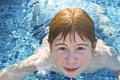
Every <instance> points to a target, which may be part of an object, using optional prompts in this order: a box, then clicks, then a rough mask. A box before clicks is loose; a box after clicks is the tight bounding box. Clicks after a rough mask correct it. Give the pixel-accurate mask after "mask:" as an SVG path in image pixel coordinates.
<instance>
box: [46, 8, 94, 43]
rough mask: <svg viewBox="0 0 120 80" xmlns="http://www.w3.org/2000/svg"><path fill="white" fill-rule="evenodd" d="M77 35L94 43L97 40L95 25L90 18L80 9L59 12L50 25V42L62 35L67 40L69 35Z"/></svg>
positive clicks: (67, 9)
mask: <svg viewBox="0 0 120 80" xmlns="http://www.w3.org/2000/svg"><path fill="white" fill-rule="evenodd" d="M75 33H77V34H78V35H79V36H80V37H81V39H83V40H86V39H89V40H90V41H91V42H92V43H93V42H94V40H95V31H94V23H93V21H92V19H91V18H90V16H89V15H88V14H87V13H86V12H85V11H84V10H82V9H80V8H66V9H62V10H61V11H59V12H58V13H57V14H56V15H55V16H54V18H53V19H52V21H51V23H50V28H49V35H48V42H49V43H51V44H52V42H53V40H54V39H55V38H56V37H57V36H58V35H59V34H61V35H62V36H61V39H65V38H66V36H67V35H68V34H70V35H71V34H75ZM74 39H75V38H74Z"/></svg>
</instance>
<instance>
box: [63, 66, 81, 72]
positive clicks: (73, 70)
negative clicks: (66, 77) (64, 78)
mask: <svg viewBox="0 0 120 80" xmlns="http://www.w3.org/2000/svg"><path fill="white" fill-rule="evenodd" d="M79 68H80V67H77V68H66V67H64V69H65V70H66V71H67V72H70V73H71V72H75V71H76V70H77V69H79Z"/></svg>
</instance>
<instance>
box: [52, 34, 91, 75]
mask: <svg viewBox="0 0 120 80" xmlns="http://www.w3.org/2000/svg"><path fill="white" fill-rule="evenodd" d="M74 38H75V40H74ZM51 52H52V55H53V59H54V61H55V63H56V64H57V67H58V68H59V69H60V70H61V71H62V72H63V73H64V74H65V75H66V76H68V77H76V76H77V75H79V74H80V73H81V72H83V71H84V70H85V69H86V68H87V66H88V64H89V61H90V59H91V53H92V43H91V42H90V40H82V39H81V38H80V37H79V35H78V34H77V33H75V36H74V35H71V36H70V35H69V34H68V35H67V36H66V38H65V41H64V40H63V39H61V35H58V36H57V37H56V38H55V40H54V41H53V43H52V45H51Z"/></svg>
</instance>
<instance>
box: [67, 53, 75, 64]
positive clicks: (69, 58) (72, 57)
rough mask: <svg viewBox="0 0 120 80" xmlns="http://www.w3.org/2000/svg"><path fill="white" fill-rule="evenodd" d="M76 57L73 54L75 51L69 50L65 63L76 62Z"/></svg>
mask: <svg viewBox="0 0 120 80" xmlns="http://www.w3.org/2000/svg"><path fill="white" fill-rule="evenodd" d="M76 59H77V57H76V56H75V53H74V52H73V51H69V53H68V56H67V63H68V64H69V65H73V64H75V62H76Z"/></svg>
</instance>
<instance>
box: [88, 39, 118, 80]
mask: <svg viewBox="0 0 120 80" xmlns="http://www.w3.org/2000/svg"><path fill="white" fill-rule="evenodd" d="M100 68H109V69H111V70H113V71H115V72H116V73H117V75H118V76H120V55H119V54H118V53H117V51H116V50H115V49H114V48H113V47H110V46H107V45H105V44H104V42H103V41H102V40H98V42H97V45H96V49H95V50H93V54H92V58H91V62H90V64H89V67H88V69H89V70H88V71H89V72H94V71H96V70H97V69H100ZM119 80H120V79H119Z"/></svg>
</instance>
